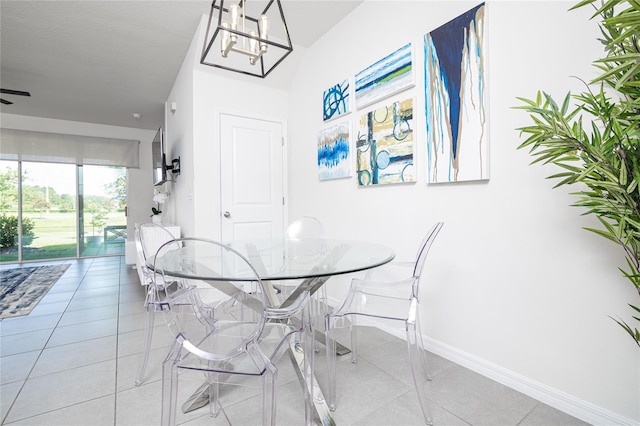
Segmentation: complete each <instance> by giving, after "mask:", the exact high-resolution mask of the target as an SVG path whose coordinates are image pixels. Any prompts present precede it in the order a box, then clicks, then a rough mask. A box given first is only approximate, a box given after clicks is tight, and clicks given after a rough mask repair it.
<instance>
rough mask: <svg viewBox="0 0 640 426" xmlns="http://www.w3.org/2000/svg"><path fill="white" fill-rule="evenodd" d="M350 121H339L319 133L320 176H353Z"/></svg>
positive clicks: (330, 177) (325, 178)
mask: <svg viewBox="0 0 640 426" xmlns="http://www.w3.org/2000/svg"><path fill="white" fill-rule="evenodd" d="M350 141H351V139H350V137H349V122H348V121H345V122H344V123H337V124H334V125H333V126H331V127H327V128H326V129H323V130H321V131H320V132H319V133H318V178H319V179H320V180H328V179H339V178H344V177H349V176H351V150H350V145H351V142H350Z"/></svg>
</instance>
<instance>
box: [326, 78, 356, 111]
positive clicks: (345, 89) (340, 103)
mask: <svg viewBox="0 0 640 426" xmlns="http://www.w3.org/2000/svg"><path fill="white" fill-rule="evenodd" d="M349 90H350V88H349V80H344V81H343V82H342V83H340V84H336V85H333V86H332V87H330V88H328V89H327V90H325V91H324V92H323V93H322V120H323V121H329V120H332V119H334V118H338V117H341V116H343V115H345V114H348V113H349V112H350V111H351V105H350V102H351V97H350V96H349Z"/></svg>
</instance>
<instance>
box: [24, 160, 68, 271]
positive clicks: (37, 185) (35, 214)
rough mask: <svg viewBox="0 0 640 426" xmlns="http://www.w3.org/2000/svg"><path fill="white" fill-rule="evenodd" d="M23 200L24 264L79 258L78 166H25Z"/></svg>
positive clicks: (49, 164)
mask: <svg viewBox="0 0 640 426" xmlns="http://www.w3.org/2000/svg"><path fill="white" fill-rule="evenodd" d="M21 200H22V260H39V259H57V258H65V257H75V256H76V254H77V251H76V250H77V248H76V246H77V244H76V242H77V235H78V234H77V228H76V220H75V217H76V207H75V206H76V166H75V165H73V164H56V163H29V162H22V199H21ZM31 226H32V227H31Z"/></svg>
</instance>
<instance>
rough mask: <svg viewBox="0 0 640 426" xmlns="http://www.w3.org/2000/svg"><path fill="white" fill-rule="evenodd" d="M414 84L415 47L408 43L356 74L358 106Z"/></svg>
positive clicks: (363, 105) (370, 102) (369, 103)
mask: <svg viewBox="0 0 640 426" xmlns="http://www.w3.org/2000/svg"><path fill="white" fill-rule="evenodd" d="M414 84H415V80H414V75H413V47H412V45H411V43H408V44H406V45H404V46H402V47H401V48H400V49H398V50H396V51H395V52H393V53H391V54H390V55H388V56H385V57H384V58H382V59H380V60H379V61H377V62H376V63H374V64H372V65H371V66H369V67H367V68H365V69H363V70H362V71H360V72H359V73H357V74H356V76H355V98H356V107H357V108H362V107H365V106H367V105H371V104H372V103H374V102H376V101H378V100H380V99H384V98H386V97H388V96H391V95H393V94H396V93H398V92H400V91H402V90H405V89H408V88H410V87H413V86H414Z"/></svg>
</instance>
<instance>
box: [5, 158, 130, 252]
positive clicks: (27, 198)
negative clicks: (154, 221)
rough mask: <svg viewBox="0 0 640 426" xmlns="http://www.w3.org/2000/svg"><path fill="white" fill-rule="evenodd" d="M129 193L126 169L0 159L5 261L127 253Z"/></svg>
mask: <svg viewBox="0 0 640 426" xmlns="http://www.w3.org/2000/svg"><path fill="white" fill-rule="evenodd" d="M20 176H21V179H20ZM125 194H126V168H124V167H106V166H76V165H74V164H57V163H35V162H18V161H0V262H15V261H32V260H43V259H60V258H70V257H78V256H80V257H83V256H101V255H112V254H123V253H124V246H125V241H126V239H127V229H126V217H125V202H126V195H125Z"/></svg>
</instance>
